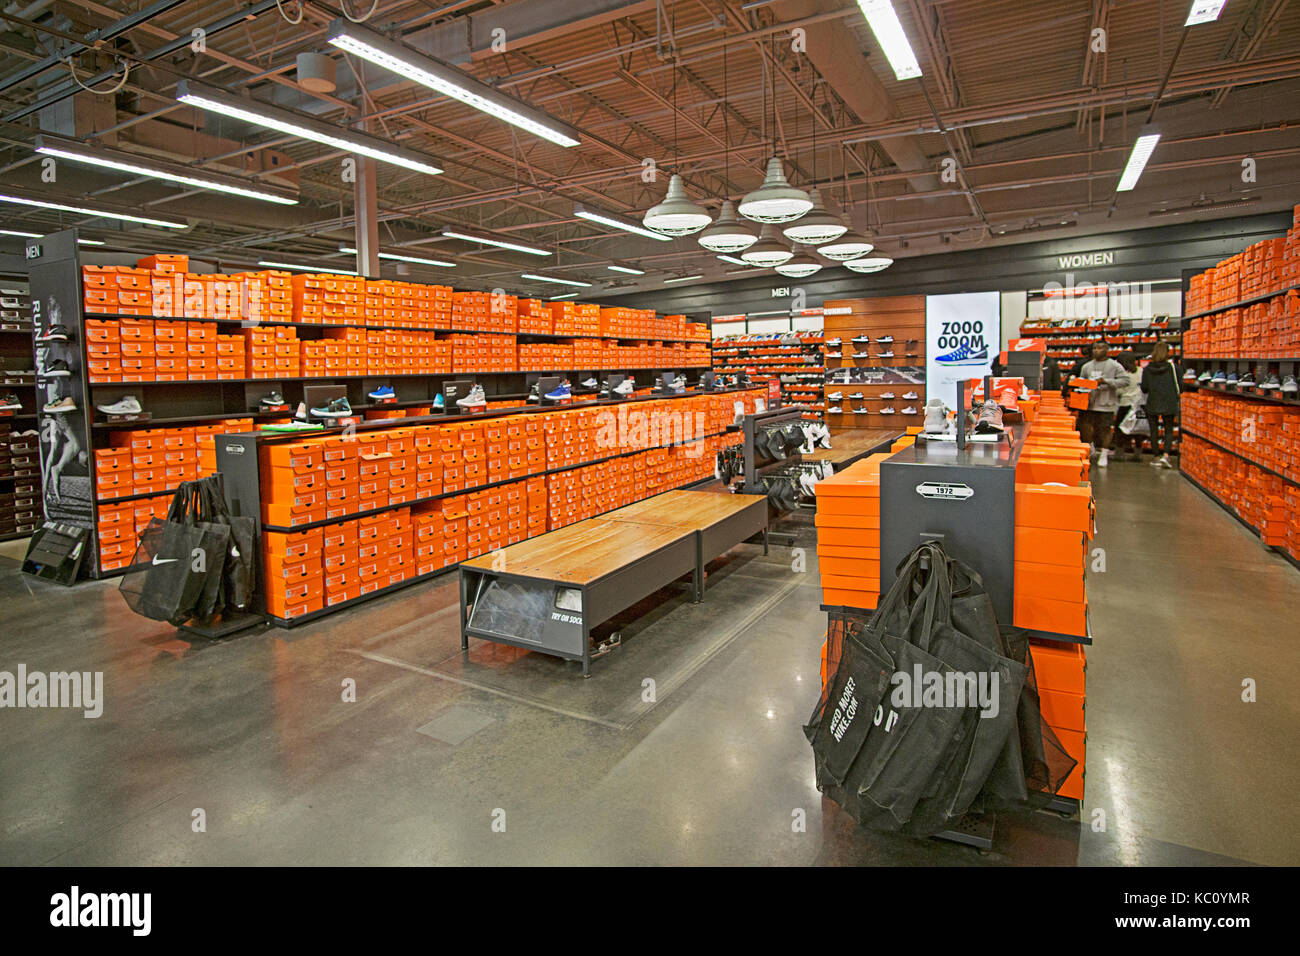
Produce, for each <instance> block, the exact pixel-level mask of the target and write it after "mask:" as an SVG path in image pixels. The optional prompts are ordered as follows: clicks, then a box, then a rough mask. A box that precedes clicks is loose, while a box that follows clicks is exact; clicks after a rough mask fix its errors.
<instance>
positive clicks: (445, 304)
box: [423, 285, 452, 329]
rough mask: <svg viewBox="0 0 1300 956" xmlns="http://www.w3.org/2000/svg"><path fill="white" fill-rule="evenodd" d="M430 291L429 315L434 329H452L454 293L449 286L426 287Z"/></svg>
mask: <svg viewBox="0 0 1300 956" xmlns="http://www.w3.org/2000/svg"><path fill="white" fill-rule="evenodd" d="M423 288H425V289H427V290H428V298H429V299H430V303H431V306H430V310H429V314H430V317H431V318H432V320H433V326H432V327H433V328H435V329H450V328H451V327H452V325H451V309H452V291H451V286H449V285H431V286H424V287H423Z"/></svg>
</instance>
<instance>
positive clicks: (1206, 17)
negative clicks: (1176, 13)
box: [1183, 0, 1228, 27]
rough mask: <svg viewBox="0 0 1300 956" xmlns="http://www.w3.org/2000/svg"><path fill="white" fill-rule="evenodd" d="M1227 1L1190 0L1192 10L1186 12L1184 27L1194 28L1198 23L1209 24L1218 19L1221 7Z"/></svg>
mask: <svg viewBox="0 0 1300 956" xmlns="http://www.w3.org/2000/svg"><path fill="white" fill-rule="evenodd" d="M1227 2H1228V0H1192V8H1191V9H1190V10H1188V11H1187V22H1186V23H1184V24H1183V26H1185V27H1194V26H1196V25H1197V24H1198V23H1211V22H1213V21H1215V20H1217V19H1219V14H1220V13H1221V12H1222V11H1223V5H1224V4H1225V3H1227Z"/></svg>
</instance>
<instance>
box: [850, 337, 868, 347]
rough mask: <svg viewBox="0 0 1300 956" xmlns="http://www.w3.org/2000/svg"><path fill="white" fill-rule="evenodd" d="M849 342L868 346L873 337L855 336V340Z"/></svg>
mask: <svg viewBox="0 0 1300 956" xmlns="http://www.w3.org/2000/svg"><path fill="white" fill-rule="evenodd" d="M849 341H850V342H852V343H853V344H854V345H866V344H867V343H869V342H870V341H871V336H869V335H855V336H853V338H851V339H849Z"/></svg>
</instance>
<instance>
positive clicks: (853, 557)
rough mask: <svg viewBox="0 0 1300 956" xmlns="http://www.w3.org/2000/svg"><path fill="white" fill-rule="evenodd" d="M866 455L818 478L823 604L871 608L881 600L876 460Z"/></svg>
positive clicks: (883, 456)
mask: <svg viewBox="0 0 1300 956" xmlns="http://www.w3.org/2000/svg"><path fill="white" fill-rule="evenodd" d="M888 457H889V456H888V455H886V454H877V455H871V456H869V457H867V458H864V459H862V460H861V461H858V462H855V463H854V464H852V465H850V466H849V467H848V468H845V469H844V470H843V471H841V472H839V473H838V474H835V475H832V476H831V477H830V478H824V479H822V480H821V481H819V482H817V515H816V517H815V518H814V523H815V524H816V526H817V561H818V565H819V568H820V571H821V585H822V603H823V604H828V605H834V606H843V607H854V608H862V609H864V610H868V611H870V610H874V609H875V607H876V602H877V601H879V600H880V463H881V462H882V461H884V460H885V459H886V458H888Z"/></svg>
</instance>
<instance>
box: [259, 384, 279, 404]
mask: <svg viewBox="0 0 1300 956" xmlns="http://www.w3.org/2000/svg"><path fill="white" fill-rule="evenodd" d="M260 404H262V405H283V404H284V396H283V395H281V394H280V390H279V389H278V388H273V389H271V391H269V392H267V393H266V394H265V395H263V396H262V400H261V402H260Z"/></svg>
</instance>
